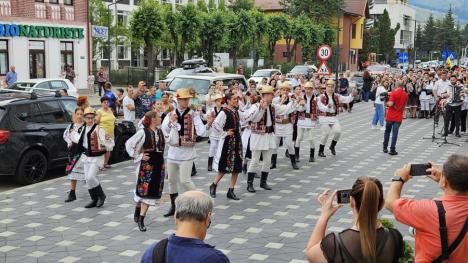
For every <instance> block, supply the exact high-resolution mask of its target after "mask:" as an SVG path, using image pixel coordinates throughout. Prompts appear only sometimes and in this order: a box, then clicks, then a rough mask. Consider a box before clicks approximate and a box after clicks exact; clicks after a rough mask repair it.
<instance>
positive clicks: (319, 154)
mask: <svg viewBox="0 0 468 263" xmlns="http://www.w3.org/2000/svg"><path fill="white" fill-rule="evenodd" d="M324 150H325V145H322V144H320V148H319V153H318V156H320V157H327V156H326V155H325V154H324V153H323V151H324Z"/></svg>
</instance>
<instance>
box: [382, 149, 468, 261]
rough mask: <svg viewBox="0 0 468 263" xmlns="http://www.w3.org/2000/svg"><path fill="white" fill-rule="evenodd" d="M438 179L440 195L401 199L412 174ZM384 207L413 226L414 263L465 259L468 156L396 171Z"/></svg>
mask: <svg viewBox="0 0 468 263" xmlns="http://www.w3.org/2000/svg"><path fill="white" fill-rule="evenodd" d="M420 175H423V176H427V177H429V178H431V179H432V180H434V181H435V182H437V183H438V184H439V186H440V188H441V189H442V191H443V195H442V196H441V197H439V198H436V199H434V200H430V199H424V200H412V199H407V198H401V197H400V196H401V191H402V189H403V186H404V185H405V184H406V183H407V182H408V181H409V180H410V179H411V178H413V177H414V176H420ZM385 207H386V208H387V209H388V210H390V211H391V212H392V213H393V214H394V215H395V219H396V220H397V221H399V222H400V223H402V224H405V225H408V226H411V227H413V228H414V229H415V231H416V234H415V258H416V262H466V261H467V258H468V237H466V231H467V230H468V156H463V155H457V154H454V155H451V156H450V157H449V158H448V160H447V161H446V162H445V163H444V165H443V166H442V168H440V167H439V166H437V165H435V164H434V163H429V164H408V165H405V166H404V167H403V168H401V169H398V170H397V171H396V172H395V177H394V178H393V179H392V184H391V185H390V188H389V190H388V193H387V197H386V201H385Z"/></svg>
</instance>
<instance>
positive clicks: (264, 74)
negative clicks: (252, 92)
mask: <svg viewBox="0 0 468 263" xmlns="http://www.w3.org/2000/svg"><path fill="white" fill-rule="evenodd" d="M270 76H271V71H265V70H262V71H260V70H258V71H256V72H255V73H254V74H253V75H252V77H264V78H269V77H270Z"/></svg>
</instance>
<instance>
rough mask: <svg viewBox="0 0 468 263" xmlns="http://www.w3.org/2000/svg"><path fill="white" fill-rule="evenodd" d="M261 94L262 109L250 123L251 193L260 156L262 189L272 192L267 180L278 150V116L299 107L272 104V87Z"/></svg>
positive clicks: (291, 103)
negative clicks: (273, 152) (276, 124)
mask: <svg viewBox="0 0 468 263" xmlns="http://www.w3.org/2000/svg"><path fill="white" fill-rule="evenodd" d="M260 93H261V94H262V100H261V101H260V103H259V107H260V109H259V111H258V113H257V114H255V116H254V117H253V118H252V120H251V123H250V128H251V130H252V135H251V137H250V149H251V150H252V161H251V162H250V165H249V168H248V173H247V191H249V192H251V193H254V192H255V189H254V188H253V181H254V178H255V172H256V171H257V170H258V168H259V162H260V155H262V156H263V167H262V169H261V172H262V173H261V181H260V187H261V188H263V189H265V190H271V188H270V186H269V185H268V184H267V179H268V174H269V172H270V162H271V154H272V150H274V149H276V138H275V119H276V118H275V116H276V114H278V115H287V114H290V113H292V112H294V111H295V110H296V109H297V108H298V107H299V105H298V104H297V103H296V102H295V101H290V102H289V103H288V104H287V105H280V104H271V102H272V100H273V98H274V90H273V87H271V86H263V87H262V90H261V91H260Z"/></svg>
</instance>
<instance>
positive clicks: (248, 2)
mask: <svg viewBox="0 0 468 263" xmlns="http://www.w3.org/2000/svg"><path fill="white" fill-rule="evenodd" d="M228 1H229V7H230V8H231V9H232V10H233V11H234V12H237V11H240V10H251V9H252V8H253V7H254V1H253V0H228Z"/></svg>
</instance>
